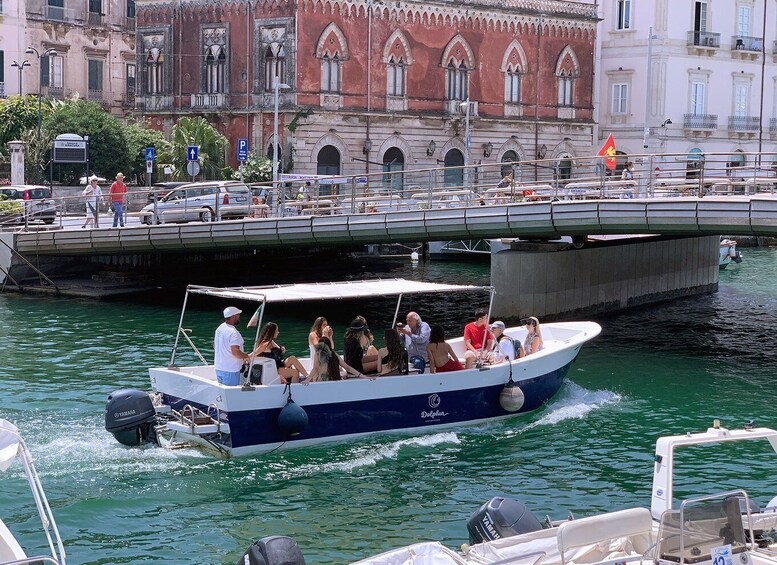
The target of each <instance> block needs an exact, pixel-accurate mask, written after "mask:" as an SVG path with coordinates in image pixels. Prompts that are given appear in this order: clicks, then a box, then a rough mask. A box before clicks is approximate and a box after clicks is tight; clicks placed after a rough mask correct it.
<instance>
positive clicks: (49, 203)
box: [0, 184, 57, 224]
mask: <svg viewBox="0 0 777 565" xmlns="http://www.w3.org/2000/svg"><path fill="white" fill-rule="evenodd" d="M0 195H2V197H3V198H4V199H6V200H18V201H20V203H21V204H22V209H21V211H20V214H19V218H18V220H17V221H18V222H19V223H22V222H24V217H25V214H26V215H27V220H28V221H30V222H34V221H40V222H44V223H46V224H53V223H54V220H56V219H57V205H56V202H54V200H53V199H52V198H51V189H50V188H49V187H47V186H39V185H34V184H24V185H12V186H2V187H0Z"/></svg>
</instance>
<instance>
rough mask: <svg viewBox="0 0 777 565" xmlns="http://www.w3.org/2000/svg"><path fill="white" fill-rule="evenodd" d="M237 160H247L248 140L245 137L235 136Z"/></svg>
mask: <svg viewBox="0 0 777 565" xmlns="http://www.w3.org/2000/svg"><path fill="white" fill-rule="evenodd" d="M237 160H238V161H248V140H247V139H246V138H245V137H238V138H237Z"/></svg>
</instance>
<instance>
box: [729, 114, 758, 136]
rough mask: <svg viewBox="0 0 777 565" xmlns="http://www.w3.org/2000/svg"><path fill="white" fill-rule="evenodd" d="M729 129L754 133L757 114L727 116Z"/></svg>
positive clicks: (756, 127) (756, 125)
mask: <svg viewBox="0 0 777 565" xmlns="http://www.w3.org/2000/svg"><path fill="white" fill-rule="evenodd" d="M728 129H729V131H736V132H742V133H755V132H757V131H758V116H729V117H728Z"/></svg>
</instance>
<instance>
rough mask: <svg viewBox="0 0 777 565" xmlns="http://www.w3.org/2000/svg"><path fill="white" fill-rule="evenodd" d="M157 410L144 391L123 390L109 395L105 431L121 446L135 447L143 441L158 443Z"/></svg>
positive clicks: (106, 405)
mask: <svg viewBox="0 0 777 565" xmlns="http://www.w3.org/2000/svg"><path fill="white" fill-rule="evenodd" d="M155 423H156V410H155V409H154V404H153V403H152V402H151V398H150V397H149V396H148V394H147V393H145V392H143V391H142V390H134V389H131V388H127V389H121V390H117V391H114V392H112V393H111V394H109V395H108V400H107V402H106V403H105V429H106V430H108V431H109V432H111V433H112V434H113V437H115V438H116V439H117V441H118V442H119V443H121V444H124V445H128V446H130V447H135V446H137V445H140V444H141V442H143V441H150V442H155V441H156V434H155V432H154V424H155Z"/></svg>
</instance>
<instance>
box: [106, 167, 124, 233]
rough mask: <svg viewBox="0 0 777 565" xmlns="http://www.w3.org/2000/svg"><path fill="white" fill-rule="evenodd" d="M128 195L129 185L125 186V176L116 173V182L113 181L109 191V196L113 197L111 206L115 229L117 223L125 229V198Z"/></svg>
mask: <svg viewBox="0 0 777 565" xmlns="http://www.w3.org/2000/svg"><path fill="white" fill-rule="evenodd" d="M126 194H127V185H126V184H124V175H123V174H122V173H116V180H115V181H113V184H112V185H111V188H109V189H108V195H109V196H110V197H111V204H112V205H113V227H114V228H115V227H116V224H117V223H121V227H124V198H125V195H126Z"/></svg>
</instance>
